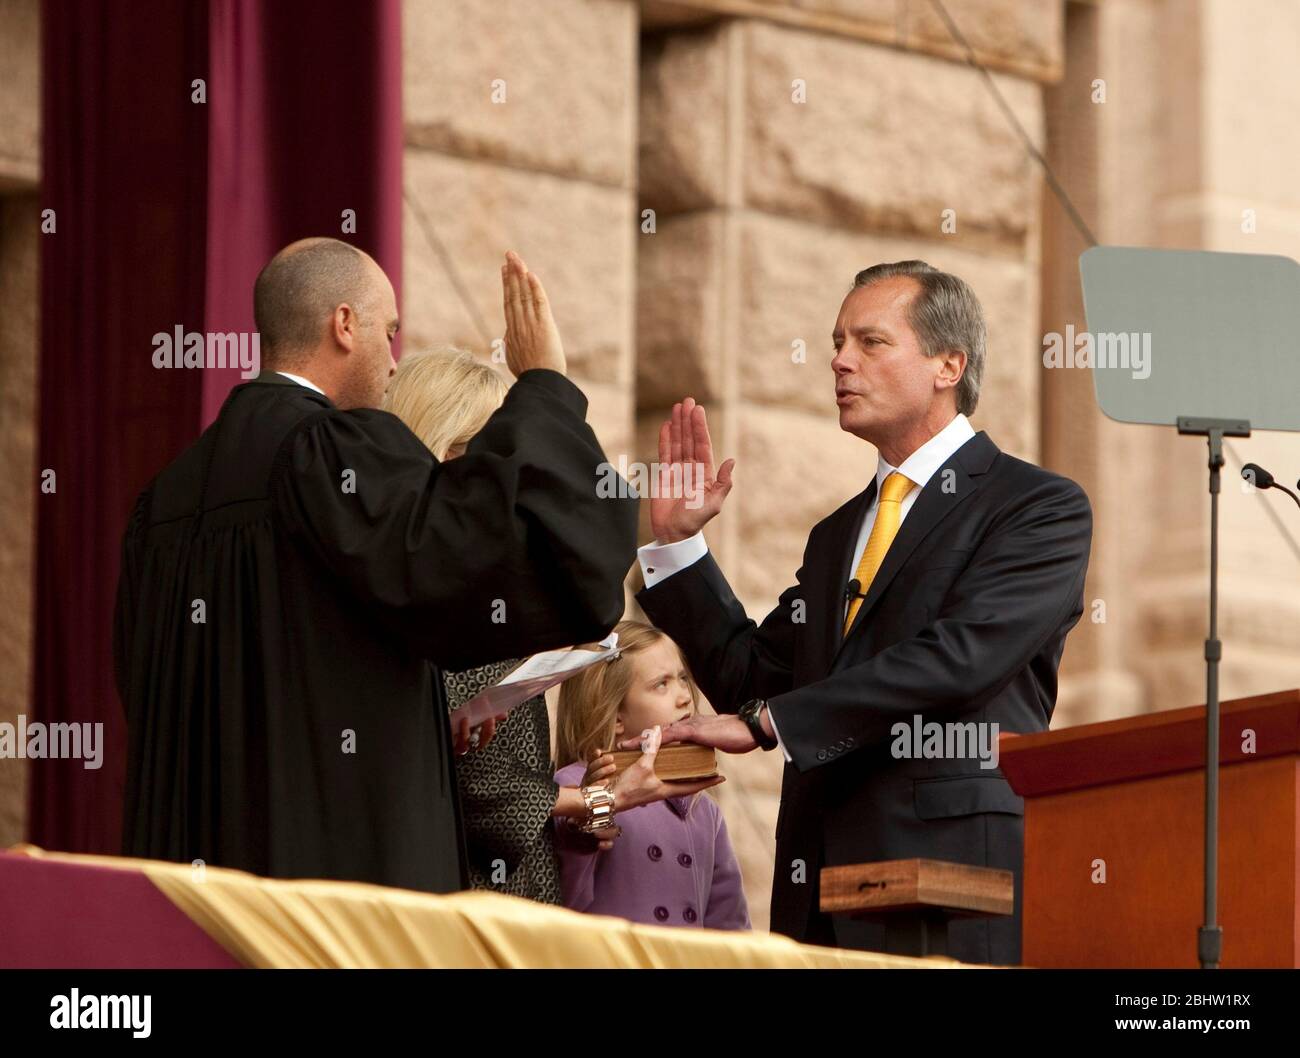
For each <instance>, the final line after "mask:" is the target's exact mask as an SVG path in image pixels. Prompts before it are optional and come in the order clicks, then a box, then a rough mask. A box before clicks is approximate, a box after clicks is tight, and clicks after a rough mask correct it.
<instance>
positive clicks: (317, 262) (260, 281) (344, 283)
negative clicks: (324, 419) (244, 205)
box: [253, 239, 398, 410]
mask: <svg viewBox="0 0 1300 1058" xmlns="http://www.w3.org/2000/svg"><path fill="white" fill-rule="evenodd" d="M253 315H254V317H255V318H256V320H257V330H258V332H259V334H260V336H261V338H260V342H261V350H262V364H263V366H265V367H266V368H267V369H268V370H271V371H290V372H293V373H295V374H298V375H301V376H303V377H305V378H307V379H308V380H309V381H311V382H312V383H313V384H314V385H316V386H318V387H319V388H320V389H321V390H323V391H324V392H325V394H326V395H327V396H328V397H329V398H330V399H331V400H332V401H334V403H335V404H336V405H337V406H338V407H340V408H343V409H345V410H346V409H349V408H378V407H379V406H380V404H381V403H382V402H383V399H384V390H385V388H387V386H388V380H389V378H391V377H392V375H393V372H394V371H395V370H396V369H397V364H396V362H395V361H394V360H393V350H392V345H393V338H394V337H395V336H396V334H397V328H398V320H397V301H396V298H395V297H394V294H393V285H392V284H391V283H390V282H389V281H388V277H387V276H386V275H384V270H383V269H382V268H380V267H379V265H377V264H376V263H375V262H374V260H373V259H372V258H371V257H369V256H368V255H367V254H364V253H362V252H361V251H360V250H358V249H356V247H354V246H349V245H348V244H347V243H345V242H340V241H339V240H338V239H303V240H301V241H300V242H295V243H292V244H290V245H289V246H286V247H285V248H284V249H283V250H281V251H280V252H279V253H278V254H276V255H275V256H274V257H273V258H271V261H270V263H269V264H267V266H266V267H265V268H263V269H262V274H261V275H259V276H258V277H257V283H256V285H255V286H254V287H253Z"/></svg>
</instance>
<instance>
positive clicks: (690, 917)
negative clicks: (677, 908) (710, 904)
mask: <svg viewBox="0 0 1300 1058" xmlns="http://www.w3.org/2000/svg"><path fill="white" fill-rule="evenodd" d="M699 917H700V916H699V915H697V914H696V913H695V908H693V907H688V908H687V909H686V910H685V911H683V912H682V918H684V919H686V921H687V922H694V921H695V920H696V919H697V918H699Z"/></svg>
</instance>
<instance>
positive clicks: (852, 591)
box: [844, 577, 866, 602]
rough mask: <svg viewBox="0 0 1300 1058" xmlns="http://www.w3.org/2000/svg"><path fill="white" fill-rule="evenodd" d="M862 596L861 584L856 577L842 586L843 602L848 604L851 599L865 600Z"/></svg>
mask: <svg viewBox="0 0 1300 1058" xmlns="http://www.w3.org/2000/svg"><path fill="white" fill-rule="evenodd" d="M865 598H866V596H865V595H863V594H862V583H861V581H859V580H858V578H857V577H854V578H853V579H852V580H851V581H849V582H848V584H846V585H844V601H845V602H850V601H851V600H853V599H865Z"/></svg>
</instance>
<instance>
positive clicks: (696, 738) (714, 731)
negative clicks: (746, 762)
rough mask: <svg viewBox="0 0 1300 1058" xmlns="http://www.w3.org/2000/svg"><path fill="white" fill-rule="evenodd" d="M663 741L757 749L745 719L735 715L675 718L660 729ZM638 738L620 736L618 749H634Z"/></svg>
mask: <svg viewBox="0 0 1300 1058" xmlns="http://www.w3.org/2000/svg"><path fill="white" fill-rule="evenodd" d="M663 740H664V741H665V742H695V743H698V744H699V745H701V746H712V747H713V748H714V749H720V750H722V752H723V753H748V752H749V751H750V750H754V749H758V743H757V742H755V741H754V736H753V735H751V734H750V733H749V728H748V727H746V726H745V721H743V720H742V719H740V717H738V716H734V715H731V714H727V715H725V716H700V715H696V716H692V717H690V718H689V719H687V720H678V721H676V722H675V723H671V724H669V725H668V726H667V727H665V728H664V729H663ZM638 742H639V739H635V738H629V739H624V740H623V741H622V742H620V743H619V749H635V748H636V746H637V743H638Z"/></svg>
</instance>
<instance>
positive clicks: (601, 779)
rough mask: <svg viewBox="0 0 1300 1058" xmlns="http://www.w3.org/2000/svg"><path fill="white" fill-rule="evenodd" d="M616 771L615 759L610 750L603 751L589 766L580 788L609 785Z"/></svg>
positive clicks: (592, 759)
mask: <svg viewBox="0 0 1300 1058" xmlns="http://www.w3.org/2000/svg"><path fill="white" fill-rule="evenodd" d="M614 771H615V767H614V757H613V755H612V754H611V753H610V751H609V750H607V749H606V750H601V751H600V752H599V753H598V754H597V755H596V756H594V757H592V758H591V763H590V764H588V765H587V773H586V774H585V775H584V776H583V777H582V782H581V783H579V785H580V786H595V785H597V784H600V785H602V786H603V785H607V783H606V780H607V779H609V778H610V777H611V776H612V775H613V774H614Z"/></svg>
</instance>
